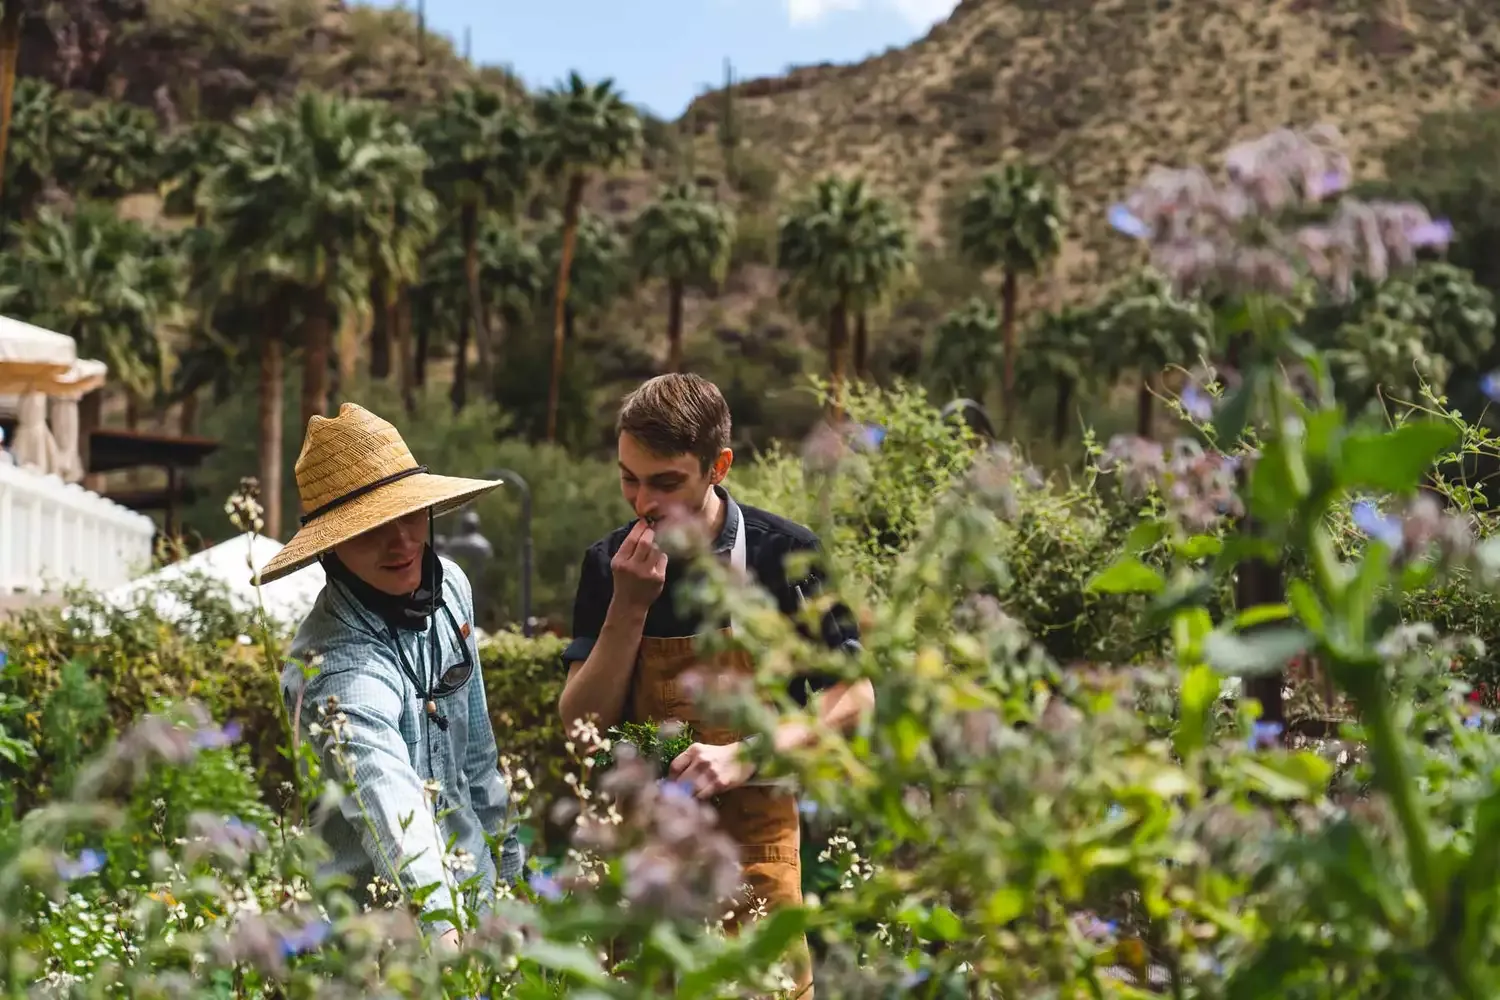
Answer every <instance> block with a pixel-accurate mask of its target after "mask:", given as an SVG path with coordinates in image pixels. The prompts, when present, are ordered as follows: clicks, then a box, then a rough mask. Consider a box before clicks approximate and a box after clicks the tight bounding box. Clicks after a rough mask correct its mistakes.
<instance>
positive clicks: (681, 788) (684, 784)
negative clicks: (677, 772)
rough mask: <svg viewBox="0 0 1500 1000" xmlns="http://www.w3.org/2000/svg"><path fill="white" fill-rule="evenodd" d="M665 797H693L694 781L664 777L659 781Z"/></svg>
mask: <svg viewBox="0 0 1500 1000" xmlns="http://www.w3.org/2000/svg"><path fill="white" fill-rule="evenodd" d="M659 784H660V786H661V793H662V795H663V797H665V798H669V799H691V798H692V797H693V783H692V782H691V781H682V780H668V779H665V778H664V779H662V780H661V782H659Z"/></svg>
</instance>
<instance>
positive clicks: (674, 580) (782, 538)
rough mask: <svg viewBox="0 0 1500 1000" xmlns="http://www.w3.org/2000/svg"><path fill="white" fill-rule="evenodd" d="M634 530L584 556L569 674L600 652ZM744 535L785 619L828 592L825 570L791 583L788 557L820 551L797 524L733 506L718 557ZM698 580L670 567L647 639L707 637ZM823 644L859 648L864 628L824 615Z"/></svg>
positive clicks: (803, 689) (809, 685)
mask: <svg viewBox="0 0 1500 1000" xmlns="http://www.w3.org/2000/svg"><path fill="white" fill-rule="evenodd" d="M714 488H715V489H716V490H717V491H718V492H719V497H720V499H721V500H724V501H726V502H727V501H728V500H729V494H728V493H727V492H726V491H725V490H724V488H723V487H722V486H716V487H714ZM634 525H635V522H634V521H632V522H630V523H629V524H626V525H625V526H623V527H621V528H618V529H616V530H615V531H613V532H611V533H610V534H609V535H608V536H606V537H604V538H601V539H600V540H599V541H597V542H595V543H594V544H593V545H591V546H589V550H588V551H587V552H585V553H584V556H583V568H582V572H581V574H580V576H579V581H578V593H577V596H576V597H575V598H574V600H573V641H572V642H571V643H570V644H569V645H568V648H567V649H565V650H564V651H563V665H564V666H565V667H571V666H572V665H573V664H574V663H577V662H581V661H583V660H586V659H588V656H589V653H590V652H592V651H593V649H594V642H595V640H597V639H598V638H599V632H600V631H601V630H602V629H603V628H604V616H605V614H606V613H607V612H608V611H609V602H610V600H611V599H612V598H613V597H614V591H615V581H614V574H613V573H612V572H611V570H610V565H609V564H610V561H611V560H612V559H614V557H615V553H616V552H618V551H620V546H621V545H623V544H624V543H625V537H626V536H627V535H629V534H630V529H631V528H632V527H634ZM740 531H744V532H745V568H746V569H747V570H748V571H749V572H750V575H751V576H752V577H754V579H755V580H756V581H757V582H758V583H759V584H760V586H762V587H763V588H765V589H766V591H767V592H768V593H769V594H770V595H771V596H772V597H773V598H774V599H775V600H776V602H777V604H778V605H779V606H780V608H781V612H782V614H784V615H787V616H788V617H797V616H798V615H799V612H800V609H801V607H802V604H803V601H804V600H812V598H813V596H814V595H815V594H816V593H817V592H818V591H819V589H820V588H821V587H822V586H823V579H824V577H823V573H822V570H821V568H820V567H818V566H817V565H814V566H813V568H812V569H811V570H810V571H809V572H808V573H807V574H806V575H805V576H802V577H800V578H798V579H789V578H788V567H787V565H786V563H787V557H788V556H789V555H791V554H792V553H795V552H818V551H820V547H819V544H818V536H817V535H815V534H813V532H812V531H811V530H809V529H808V528H805V527H803V526H802V525H800V524H798V523H796V522H795V521H789V520H787V519H786V518H784V517H780V516H778V515H776V514H772V513H771V512H769V511H765V510H761V509H759V508H757V507H750V506H746V505H743V504H740V503H738V502H736V503H727V506H726V514H725V517H724V527H723V530H721V531H720V532H719V537H718V538H716V539H714V544H713V551H714V552H715V553H718V554H719V555H721V556H723V557H724V558H725V559H728V558H729V553H730V550H731V549H733V548H734V543H735V539H736V537H738V533H739V532H740ZM692 576H693V574H692V564H691V562H690V561H688V560H682V559H669V560H668V561H667V580H666V584H665V586H663V587H662V592H661V596H660V597H658V598H657V599H656V601H655V603H653V604H652V605H651V609H650V611H648V612H647V614H646V626H645V630H644V632H643V635H646V636H650V637H652V638H672V637H679V636H689V635H697V634H699V633H700V632H704V631H707V629H705V628H704V623H703V620H702V618H701V617H699V616H698V615H696V614H695V613H694V611H693V610H692V608H691V607H690V605H691V601H690V600H688V599H686V596H687V595H686V593H685V591H686V590H687V588H689V587H691V585H692ZM719 627H722V626H719ZM798 628H799V631H801V632H802V633H803V634H804V635H807V629H806V628H804V627H802V626H801V624H800V622H799V626H798ZM820 638H821V639H822V641H823V642H824V643H826V644H827V645H828V646H829V647H830V648H832V649H851V650H852V649H858V648H859V628H858V626H857V625H856V624H855V623H854V619H853V616H852V615H851V614H850V613H849V611H848V609H847V608H844V607H843V606H841V605H840V606H837V607H834V608H833V609H831V610H830V611H829V612H828V613H827V614H825V615H824V616H823V620H822V635H821V636H820ZM836 682H837V678H835V677H830V676H828V675H825V674H807V675H803V676H800V677H798V678H796V679H795V680H793V682H792V684H791V688H790V690H791V695H792V697H793V698H794V699H795V700H796V701H797V703H798V704H801V705H805V704H807V695H808V693H809V692H810V691H820V690H823V689H824V688H827V687H830V686H832V685H833V684H834V683H836Z"/></svg>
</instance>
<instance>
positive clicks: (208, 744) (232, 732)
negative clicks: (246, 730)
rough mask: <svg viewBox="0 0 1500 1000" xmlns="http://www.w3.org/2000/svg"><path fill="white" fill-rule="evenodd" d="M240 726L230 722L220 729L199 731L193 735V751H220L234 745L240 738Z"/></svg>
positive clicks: (211, 728)
mask: <svg viewBox="0 0 1500 1000" xmlns="http://www.w3.org/2000/svg"><path fill="white" fill-rule="evenodd" d="M240 732H241V731H240V724H239V723H238V722H231V723H228V724H227V725H225V726H224V727H223V728H222V729H221V728H219V727H217V726H212V727H209V728H207V729H200V730H198V731H197V732H195V733H194V734H193V749H195V750H220V749H223V748H224V747H227V746H229V745H230V744H231V743H235V742H237V741H238V740H239V738H240Z"/></svg>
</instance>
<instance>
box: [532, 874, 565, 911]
mask: <svg viewBox="0 0 1500 1000" xmlns="http://www.w3.org/2000/svg"><path fill="white" fill-rule="evenodd" d="M526 884H527V885H529V886H531V891H532V892H534V893H536V894H537V895H538V896H541V897H542V898H543V899H545V900H549V901H551V902H554V903H555V902H557V901H558V900H559V899H562V896H563V891H562V886H560V885H558V884H557V879H555V878H553V877H552V876H551V875H548V874H547V873H546V872H543V871H533V872H531V874H529V875H527V876H526Z"/></svg>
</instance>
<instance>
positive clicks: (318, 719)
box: [261, 403, 522, 942]
mask: <svg viewBox="0 0 1500 1000" xmlns="http://www.w3.org/2000/svg"><path fill="white" fill-rule="evenodd" d="M499 485H501V484H500V483H499V482H488V481H483V480H475V479H453V478H448V477H446V476H435V475H432V474H431V473H429V472H428V471H427V468H426V466H422V465H418V464H417V462H416V459H414V458H413V457H412V455H411V452H410V451H408V450H407V447H406V444H405V442H403V441H402V440H401V435H400V434H399V433H398V432H397V431H396V429H395V428H394V427H392V426H391V425H390V424H389V423H387V422H386V421H384V420H382V419H380V418H379V417H377V416H375V415H374V414H373V413H370V412H369V411H368V410H365V409H363V408H362V407H359V406H356V405H355V404H353V403H345V404H344V405H343V406H342V407H340V409H339V414H338V416H337V417H336V418H333V419H330V418H327V417H321V416H317V417H313V418H312V420H311V421H309V422H308V425H307V439H306V440H305V441H304V442H303V445H302V453H301V455H299V456H298V458H297V491H298V493H299V494H300V495H301V500H302V525H301V528H300V529H299V530H298V531H297V533H296V534H295V535H294V536H293V537H292V540H291V541H289V542H288V543H287V544H286V547H285V548H283V549H282V550H281V551H280V552H278V553H277V554H276V556H275V558H273V559H272V560H271V561H270V562H269V563H267V564H266V566H265V568H264V570H262V571H261V582H262V583H269V582H271V581H272V580H276V579H279V578H281V577H283V576H286V575H287V574H289V573H294V572H296V571H297V570H299V569H301V568H303V567H305V566H307V565H309V564H311V563H312V562H314V561H319V562H321V563H322V565H323V569H324V572H325V573H326V575H327V579H328V583H327V585H326V586H325V587H324V588H323V591H322V593H321V594H319V595H318V600H317V602H316V603H315V604H314V606H313V609H312V611H311V612H310V613H309V614H308V616H307V619H306V620H305V621H303V623H302V627H301V628H300V629H299V630H298V632H297V636H296V639H295V640H294V641H293V643H292V651H291V655H292V662H291V663H289V664H288V666H287V668H286V670H285V671H284V672H283V674H282V694H283V697H284V698H285V699H286V702H287V707H288V711H289V712H291V714H292V717H293V718H294V719H296V720H298V724H299V729H300V730H301V734H302V735H304V736H308V737H311V738H314V739H316V741H317V743H318V746H319V750H320V752H321V756H322V760H323V768H324V771H325V772H326V773H327V774H329V775H330V776H333V777H336V778H340V779H344V780H349V781H352V784H353V794H351V795H349V796H346V797H345V799H344V800H343V802H342V804H341V806H340V809H339V810H338V811H337V812H336V813H332V814H330V815H329V816H327V817H326V819H325V820H324V822H323V825H322V832H323V835H324V838H325V840H326V841H327V842H328V844H329V846H330V848H331V849H332V852H333V858H332V861H331V862H330V867H331V869H332V873H334V874H338V875H342V876H346V877H348V878H350V879H351V880H352V882H353V885H354V886H355V887H356V890H358V889H361V888H363V889H365V890H366V892H367V893H371V892H372V891H373V894H374V895H375V896H376V897H377V899H376V900H372V901H379V897H380V896H382V895H383V893H382V891H381V890H380V889H379V888H378V887H380V886H382V885H384V886H388V887H389V889H386V890H385V891H387V892H390V891H394V890H396V889H397V887H399V889H400V890H401V891H402V892H403V894H405V895H409V894H410V893H412V892H413V891H415V890H419V889H422V888H423V887H427V886H436V887H437V888H436V890H435V891H433V892H432V893H431V894H430V895H429V896H427V897H426V899H425V900H424V902H423V907H422V909H423V911H424V912H432V911H438V910H449V909H451V908H453V907H454V906H455V904H456V903H458V902H459V900H457V899H456V898H455V896H456V893H457V886H458V885H459V884H460V883H462V882H464V881H466V880H468V879H469V878H470V877H471V876H472V875H474V874H476V873H477V874H478V875H479V876H480V886H481V896H480V899H481V902H483V901H484V900H485V899H486V898H493V892H494V887H495V883H496V877H497V873H496V870H495V863H494V859H493V858H492V856H491V852H490V850H489V847H488V843H487V841H486V837H487V836H488V837H489V838H490V839H491V840H493V841H497V842H500V843H501V845H502V846H501V851H500V865H499V872H498V877H499V878H500V879H503V880H505V881H506V882H512V881H514V880H515V879H516V877H517V876H518V875H519V873H520V870H521V864H522V857H521V848H520V844H519V842H518V841H517V840H516V837H515V829H514V823H513V821H512V819H511V817H510V808H509V807H510V795H509V789H508V788H507V786H506V783H505V781H504V779H503V778H502V777H501V775H500V772H499V770H498V761H497V753H496V749H495V736H494V733H493V731H492V730H491V728H490V719H489V712H488V708H487V706H486V704H485V696H484V679H483V677H482V676H481V671H480V664H479V652H478V648H477V646H476V644H475V636H474V630H473V627H472V622H473V620H474V601H473V595H472V592H471V590H470V587H469V581H468V580H467V579H466V578H465V577H464V574H463V571H462V570H460V569H459V567H458V566H457V565H455V564H454V563H453V562H451V561H449V560H447V559H443V558H440V557H439V556H438V555H437V554H436V553H435V552H434V551H433V548H432V519H433V518H434V517H436V516H437V515H439V514H444V513H447V512H448V511H451V510H453V509H455V508H457V507H460V506H462V505H463V504H465V503H467V502H469V501H470V500H473V499H475V498H476V497H478V496H480V495H481V494H483V493H486V492H488V491H489V490H492V489H494V488H495V487H497V486H499ZM314 726H316V727H317V728H314ZM450 842H451V843H452V844H453V849H452V850H451V851H450V850H449V846H448V845H449V844H450ZM433 928H434V930H435V931H436V932H437V933H439V934H441V936H442V940H443V941H445V942H453V941H455V940H456V938H457V931H456V930H455V929H454V928H453V926H452V925H451V923H449V922H447V921H434V922H433Z"/></svg>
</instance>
